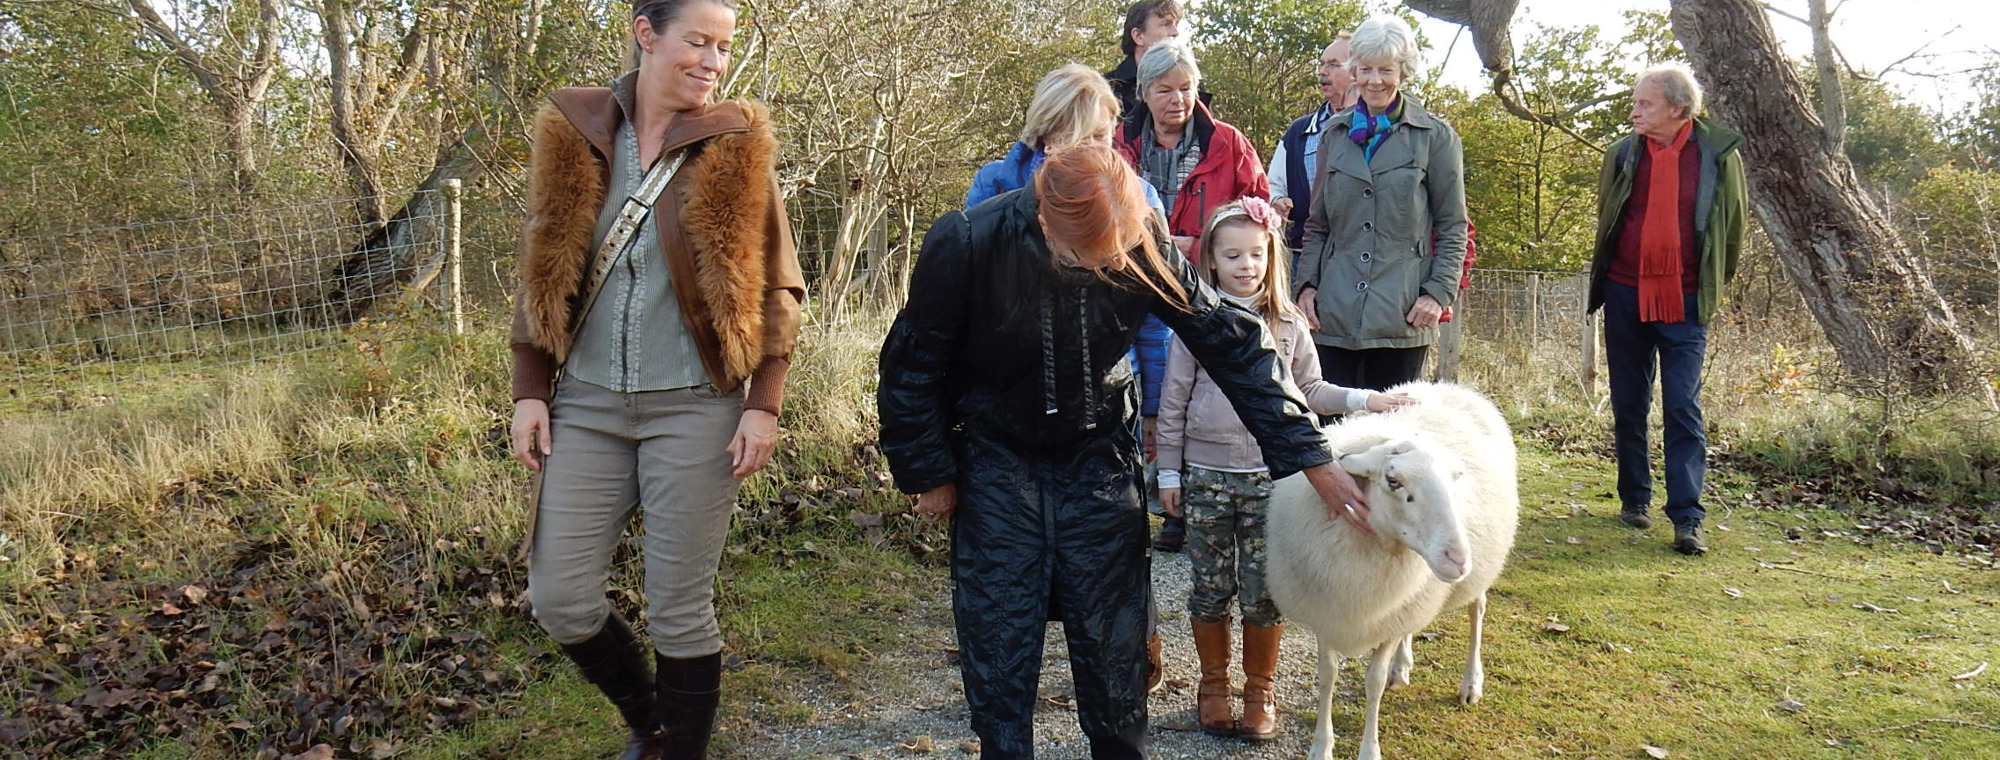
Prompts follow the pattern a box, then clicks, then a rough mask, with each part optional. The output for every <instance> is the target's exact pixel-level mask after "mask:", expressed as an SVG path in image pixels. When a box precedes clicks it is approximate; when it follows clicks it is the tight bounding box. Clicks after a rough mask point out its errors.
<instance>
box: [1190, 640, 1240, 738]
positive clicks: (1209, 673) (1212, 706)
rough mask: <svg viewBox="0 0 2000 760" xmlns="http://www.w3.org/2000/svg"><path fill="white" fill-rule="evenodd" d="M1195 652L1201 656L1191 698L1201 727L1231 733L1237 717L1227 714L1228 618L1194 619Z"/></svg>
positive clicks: (1226, 733) (1208, 730)
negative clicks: (1199, 681)
mask: <svg viewBox="0 0 2000 760" xmlns="http://www.w3.org/2000/svg"><path fill="white" fill-rule="evenodd" d="M1194 651H1195V654H1196V655H1197V656H1198V657H1200V658H1201V687H1200V688H1199V689H1197V690H1196V691H1195V698H1194V704H1195V711H1196V712H1197V713H1199V714H1200V716H1201V730H1203V731H1207V732H1209V733H1211V734H1214V735H1216V736H1234V735H1236V718H1235V717H1234V716H1231V715H1230V714H1229V654H1230V652H1229V620H1228V619H1227V618H1224V619H1222V620H1218V621H1215V622H1213V623H1202V622H1195V623H1194Z"/></svg>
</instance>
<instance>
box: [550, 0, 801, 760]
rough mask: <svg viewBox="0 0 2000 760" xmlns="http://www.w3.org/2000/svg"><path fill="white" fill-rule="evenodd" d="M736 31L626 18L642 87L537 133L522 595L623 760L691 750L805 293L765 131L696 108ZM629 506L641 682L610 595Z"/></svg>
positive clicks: (759, 115)
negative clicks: (634, 529) (722, 590)
mask: <svg viewBox="0 0 2000 760" xmlns="http://www.w3.org/2000/svg"><path fill="white" fill-rule="evenodd" d="M735 28H736V11H735V4H734V3H733V2H730V1H729V0H641V1H640V2H639V3H638V7H637V9H636V10H635V12H634V14H633V20H632V35H633V42H634V46H635V52H636V58H637V61H638V66H637V68H636V69H635V70H633V71H629V72H627V73H626V74H625V75H623V76H621V77H619V78H618V79H617V80H615V81H613V82H612V83H611V86H610V87H608V88H602V87H600V88H569V89H564V90H558V91H557V92H556V93H555V94H554V95H552V96H551V97H550V101H551V103H550V104H549V105H547V106H544V107H543V108H542V110H541V112H540V113H539V114H537V115H536V117H535V123H534V156H533V159H532V162H531V165H530V174H529V196H528V207H529V208H528V211H529V217H528V224H527V229H526V232H525V235H524V237H525V240H524V241H523V244H522V249H521V262H520V271H521V289H520V295H519V297H518V298H517V299H516V300H515V307H514V324H513V331H512V339H511V344H512V349H513V354H514V389H513V393H514V428H513V439H514V440H513V448H514V455H515V457H516V458H517V459H519V460H520V461H521V462H522V464H524V465H526V466H527V467H528V468H529V469H531V470H534V471H536V472H537V473H538V475H537V482H536V484H535V491H534V493H535V494H536V499H535V502H536V503H535V505H534V513H533V515H534V517H533V522H532V523H531V524H530V528H529V536H528V540H529V541H530V542H531V544H530V546H531V547H532V553H531V554H530V562H529V566H528V596H529V599H530V601H531V602H532V603H533V605H534V614H535V619H536V621H537V622H539V623H540V624H541V625H542V627H543V628H544V629H545V630H547V631H548V633H549V636H550V637H552V638H554V639H555V640H556V642H557V643H558V644H560V645H562V651H563V653H564V654H566V655H568V656H569V657H570V659H572V660H574V661H575V662H576V664H577V667H578V668H580V669H581V670H582V672H583V676H584V678H585V679H587V680H589V681H590V682H591V683H592V684H595V685H596V686H597V687H598V688H599V689H600V690H602V691H603V692H604V695H605V696H606V697H609V698H610V700H611V702H612V704H613V705H615V706H617V708H618V711H619V712H620V713H621V714H622V715H623V717H624V719H625V723H626V724H627V725H628V726H629V727H630V728H631V732H632V735H631V741H630V743H629V745H628V746H627V748H626V750H625V753H624V755H623V756H622V757H623V758H626V760H635V759H636V758H676V759H680V758H701V757H704V756H706V754H707V747H708V741H709V735H710V733H711V731H712V730H713V727H714V722H715V711H716V706H717V703H718V701H719V699H720V697H721V683H722V680H721V678H722V657H721V650H722V636H721V634H720V632H719V631H718V630H717V627H716V621H715V606H714V603H713V598H714V585H715V573H716V566H717V562H718V561H719V560H720V558H721V555H722V544H723V540H724V538H725V536H726V535H727V534H728V532H729V517H730V514H731V512H732V510H733V509H734V507H735V505H736V491H737V486H738V484H739V483H740V482H741V479H742V478H744V477H747V476H749V475H750V474H751V473H754V472H756V471H757V470H758V469H760V468H762V467H763V466H764V465H765V464H766V463H768V462H769V461H770V459H771V453H772V450H773V448H774V447H775V443H776V441H777V434H778V410H779V405H780V403H781V402H782V400H783V398H784V387H785V372H786V369H787V368H788V366H789V365H790V361H791V354H792V349H793V346H794V343H795V342H796V340H797V335H798V319H799V302H800V299H801V297H802V296H803V295H804V289H805V285H804V281H803V279H802V278H801V277H800V274H799V265H798V258H797V254H796V252H795V251H794V249H793V246H792V237H791V229H790V227H789V226H788V223H787V222H786V217H785V209H784V202H783V197H782V196H781V195H780V194H779V190H778V184H777V177H776V174H775V171H774V167H775V161H776V158H777V141H776V140H775V138H773V136H772V133H771V126H770V119H769V117H768V116H767V115H766V113H765V111H764V109H763V107H762V106H758V105H756V104H752V103H748V102H724V103H710V102H709V97H710V96H711V95H712V94H713V93H714V91H715V86H716V83H717V82H718V81H719V80H720V79H721V77H722V75H723V73H724V72H725V71H726V70H727V68H728V61H729V49H730V45H731V40H732V38H733V37H734V31H735ZM557 443H560V444H562V446H561V447H560V448H558V447H556V446H554V444H557ZM635 508H637V509H643V510H644V513H645V516H646V519H645V527H646V531H645V542H644V554H645V563H646V564H645V567H646V599H647V602H648V608H647V614H646V618H647V631H648V633H649V634H650V636H649V638H650V639H651V644H652V649H653V657H652V658H651V659H653V660H655V663H656V667H655V668H649V667H648V665H647V662H646V661H647V659H648V658H647V656H646V654H645V650H644V649H643V648H641V646H640V645H639V643H638V641H637V639H636V637H635V636H634V635H633V633H632V631H631V630H630V629H629V628H627V627H626V624H625V621H624V620H623V619H622V618H621V617H620V616H619V615H618V613H617V611H616V610H615V609H613V608H612V607H611V605H610V604H608V603H606V601H605V598H604V588H605V583H606V580H607V578H608V574H609V570H610V564H611V554H612V550H613V548H614V547H616V546H617V544H618V540H619V536H620V534H621V533H622V532H623V530H624V528H625V525H626V524H627V523H628V522H630V520H631V517H632V513H633V511H634V510H635ZM654 670H657V677H656V676H655V675H654V672H653V671H654Z"/></svg>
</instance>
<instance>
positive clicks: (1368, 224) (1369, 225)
mask: <svg viewBox="0 0 2000 760" xmlns="http://www.w3.org/2000/svg"><path fill="white" fill-rule="evenodd" d="M1372 229H1375V223H1374V222H1362V223H1361V231H1362V232H1367V231H1369V230H1372Z"/></svg>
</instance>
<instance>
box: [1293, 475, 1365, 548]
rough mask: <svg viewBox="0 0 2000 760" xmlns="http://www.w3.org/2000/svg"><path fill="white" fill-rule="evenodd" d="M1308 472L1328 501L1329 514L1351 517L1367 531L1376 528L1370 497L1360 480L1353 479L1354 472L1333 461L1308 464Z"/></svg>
mask: <svg viewBox="0 0 2000 760" xmlns="http://www.w3.org/2000/svg"><path fill="white" fill-rule="evenodd" d="M1305 473H1306V480H1308V481H1310V482H1311V483H1312V486H1313V490H1314V491H1316V492H1318V493H1319V497H1320V499H1322V500H1324V501H1325V502H1326V514H1327V517H1328V518H1330V519H1334V520H1349V521H1352V522H1353V523H1354V526H1355V527H1357V528H1360V529H1361V530H1362V532H1364V533H1374V532H1375V529H1374V528H1373V527H1370V526H1369V525H1368V497H1367V495H1365V494H1363V493H1362V492H1361V484H1359V483H1356V482H1354V476H1352V475H1349V474H1347V471H1346V470H1343V469H1340V465H1337V464H1334V463H1332V462H1328V463H1326V464H1321V465H1314V466H1312V467H1308V468H1306V471H1305Z"/></svg>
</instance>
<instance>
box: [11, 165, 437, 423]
mask: <svg viewBox="0 0 2000 760" xmlns="http://www.w3.org/2000/svg"><path fill="white" fill-rule="evenodd" d="M447 196H449V197H447ZM455 197H456V196H455V194H454V193H453V192H452V191H451V190H441V191H426V192H420V193H417V194H416V195H415V196H413V197H411V198H409V199H407V201H406V202H405V203H404V205H403V210H402V211H401V212H400V213H398V214H397V215H396V216H395V217H393V218H391V219H390V220H389V221H388V222H387V223H386V224H382V225H373V224H361V223H357V222H354V221H352V218H353V212H352V209H354V208H355V205H354V199H341V200H335V201H327V202H324V203H311V204H302V205H296V206H289V207H282V208H273V209H265V210H260V211H256V212H246V213H234V214H218V215H212V216H204V217H196V218H189V219H177V220H171V221H163V222H151V223H143V224H131V225H124V226H117V227H103V228H96V229H84V230H68V231H62V232H53V233H47V234H41V235H30V236H23V237H14V238H7V239H0V294H4V295H5V298H0V385H4V387H5V388H6V389H7V393H8V395H10V396H13V397H16V398H24V397H26V398H32V397H37V396H48V395H61V394H90V393H99V392H102V389H103V388H105V387H106V386H108V385H109V384H113V383H118V382H123V381H129V380H133V379H140V378H150V377H159V376H165V375H173V374H180V373H185V372H189V371H195V370H203V369H210V368H214V367H219V366H227V365H232V364H240V363H245V362H254V361H259V360H265V359H271V358H274V357H279V356H285V355H289V354H294V353H298V352H300V351H308V350H313V349H316V348H320V347H323V346H326V345H330V344H331V343H333V342H335V341H336V340H337V339H338V336H339V334H340V333H339V332H338V331H337V330H333V329H330V328H335V327H339V326H341V325H345V324H349V323H352V322H353V321H355V320H356V319H359V318H362V317H364V316H366V315H367V314H369V313H370V312H371V310H373V309H376V308H378V307H379V305H380V304H381V303H382V302H383V301H385V300H393V299H394V298H395V297H397V296H399V295H401V294H403V293H405V292H408V291H410V290H412V288H413V286H414V287H422V286H423V285H425V284H428V283H430V282H432V281H433V280H435V279H436V277H437V274H438V273H439V272H440V270H441V269H442V268H443V266H444V264H445V261H446V258H447V254H448V253H449V252H450V251H451V250H452V249H453V246H451V245H450V243H451V242H452V238H451V235H450V232H451V229H450V228H451V227H452V223H453V221H454V220H455V219H456V213H455V212H456V208H455ZM399 200H402V199H399ZM449 279H450V278H447V284H449Z"/></svg>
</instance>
